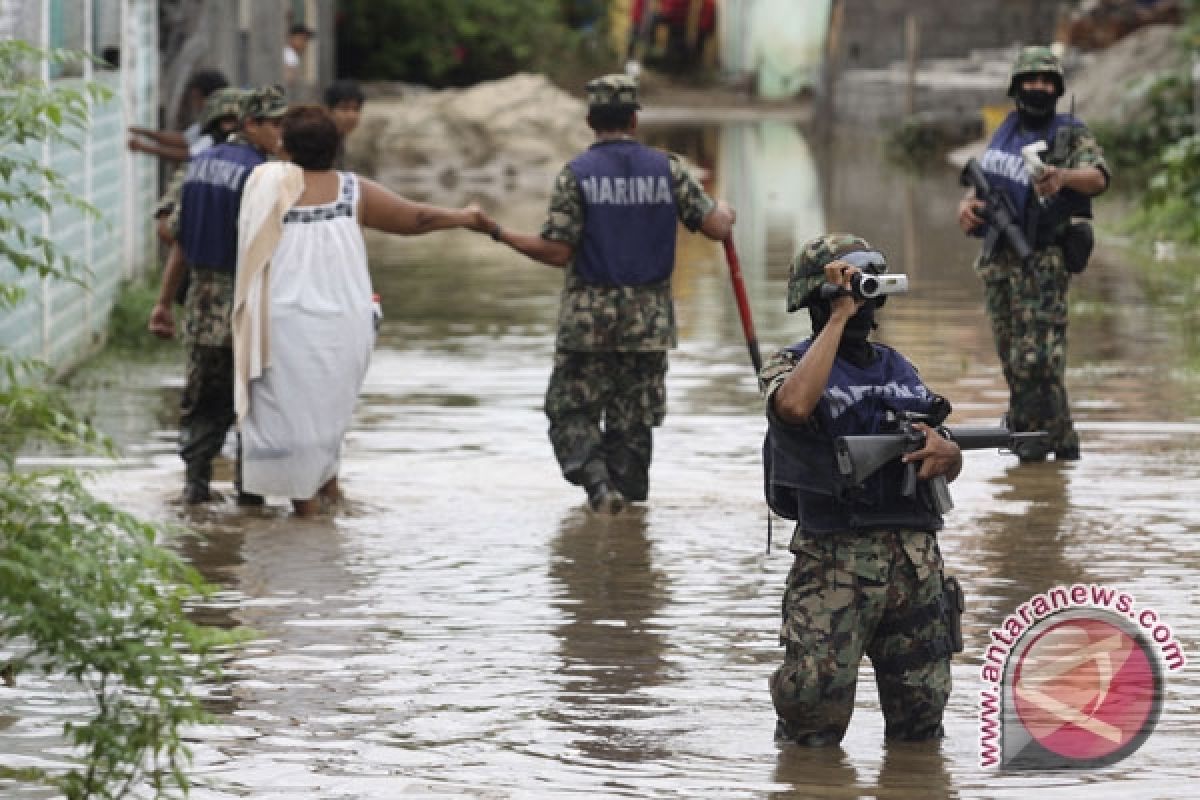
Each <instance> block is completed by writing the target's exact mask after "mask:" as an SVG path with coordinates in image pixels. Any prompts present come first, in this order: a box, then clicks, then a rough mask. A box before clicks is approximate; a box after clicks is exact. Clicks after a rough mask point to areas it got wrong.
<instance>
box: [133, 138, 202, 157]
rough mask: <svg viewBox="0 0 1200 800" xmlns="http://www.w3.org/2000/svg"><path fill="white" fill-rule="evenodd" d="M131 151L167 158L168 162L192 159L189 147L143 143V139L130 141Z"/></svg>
mask: <svg viewBox="0 0 1200 800" xmlns="http://www.w3.org/2000/svg"><path fill="white" fill-rule="evenodd" d="M129 149H130V150H132V151H134V152H135V153H145V154H147V155H151V156H158V157H159V158H165V159H167V160H168V161H187V160H188V159H189V158H191V157H192V154H191V152H190V151H189V150H188V148H187V145H186V144H185V145H166V144H153V143H150V142H143V141H142V140H141V139H136V138H134V139H130V140H129Z"/></svg>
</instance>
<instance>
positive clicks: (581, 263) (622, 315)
mask: <svg viewBox="0 0 1200 800" xmlns="http://www.w3.org/2000/svg"><path fill="white" fill-rule="evenodd" d="M587 100H588V124H589V125H590V126H591V128H592V130H594V131H595V133H596V141H595V142H594V143H593V144H592V146H591V147H590V148H589V149H588V150H587V151H585V152H584V153H582V154H580V155H579V156H578V157H576V158H575V159H574V160H572V161H571V162H570V163H569V164H567V165H566V166H565V167H564V168H563V169H562V171H561V172H559V174H558V177H557V178H556V179H555V183H554V193H553V196H552V198H551V200H550V206H549V212H548V215H547V218H546V221H545V223H544V224H543V226H542V230H541V233H540V234H523V233H517V232H514V231H505V230H502V229H501V228H499V227H498V226H497V227H495V228H494V229H493V231H492V236H493V238H495V239H496V240H497V241H502V242H504V243H505V244H508V245H509V246H511V247H513V248H515V249H516V250H518V251H519V252H521V253H524V254H525V255H527V256H529V257H531V258H534V259H537V260H539V261H542V262H543V263H546V264H550V265H552V266H557V267H565V269H566V283H565V286H564V288H563V294H562V304H561V306H560V310H559V317H558V338H557V341H556V343H555V356H554V371H553V374H552V375H551V377H550V385H549V387H548V389H547V390H546V416H547V417H548V418H549V420H550V441H551V443H552V445H553V447H554V453H555V455H556V456H557V458H558V463H559V465H560V466H561V468H562V473H563V477H565V478H566V479H567V481H569V482H570V483H573V484H576V485H580V486H583V488H584V489H585V491H586V492H587V496H588V502H589V505H590V506H591V507H592V508H593V509H595V510H600V511H605V512H608V513H616V512H617V511H620V510H621V508H622V507H624V505H625V503H626V501H642V500H645V499H646V495H647V492H648V490H649V480H648V471H649V468H650V457H651V445H652V428H653V427H654V426H657V425H660V424H662V421H663V417H664V415H665V413H666V387H665V382H664V379H665V376H666V371H667V351H668V350H669V349H670V348H672V347H674V346H675V344H676V334H675V312H674V306H673V304H672V297H671V271H672V269H673V268H674V261H675V236H676V228H677V220H680V221H682V222H683V224H684V225H685V226H686V227H687V228H688V230H691V231H699V232H701V233H703V234H704V235H705V236H708V237H709V238H711V239H717V240H720V239H723V238H725V237H726V236H728V235H729V232H730V229H731V226H732V225H733V220H734V213H733V210H732V209H731V208H730V207H729V206H728V205H727V204H725V203H724V202H714V201H713V200H712V199H711V198H710V197H709V196H708V195H706V194H705V192H704V190H703V189H702V188H701V187H700V185H699V184H698V183H697V182H696V180H695V179H694V178H692V177H691V176H690V175H689V174H688V173H687V171H686V170H685V169H684V167H683V165H682V164H681V163H680V162H679V160H678V159H677V158H676V157H675V156H673V155H669V154H666V153H662V152H659V151H657V150H653V149H651V148H649V147H646V146H645V145H642V144H639V143H638V142H637V141H635V140H634V138H633V132H634V130H635V128H636V126H637V110H638V109H640V108H641V106H640V105H639V104H638V98H637V84H636V83H635V82H634V81H633V80H631V79H630V78H628V77H626V76H624V75H608V76H605V77H602V78H597V79H596V80H593V81H591V82H589V83H588V84H587Z"/></svg>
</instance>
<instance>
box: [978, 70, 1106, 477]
mask: <svg viewBox="0 0 1200 800" xmlns="http://www.w3.org/2000/svg"><path fill="white" fill-rule="evenodd" d="M1063 90H1064V85H1063V69H1062V63H1061V62H1060V61H1059V60H1058V57H1057V56H1056V55H1054V52H1053V51H1052V50H1051V49H1050V48H1049V47H1026V48H1024V49H1023V50H1022V51H1021V52H1020V54H1019V55H1018V56H1017V60H1016V62H1015V63H1014V64H1013V68H1012V73H1011V75H1010V78H1009V86H1008V95H1009V97H1012V98H1013V101H1014V103H1015V105H1016V108H1015V109H1014V110H1013V111H1011V112H1009V115H1008V116H1007V117H1006V118H1005V119H1004V122H1002V123H1001V124H1000V127H999V128H997V129H996V132H995V134H993V135H992V138H991V140H990V141H989V142H988V146H987V150H986V151H985V152H984V154H983V156H982V158H980V160H979V163H980V167H981V168H982V170H983V172H984V174H985V175H986V176H987V179H988V183H989V184H990V185H991V186H992V187H998V188H999V189H1000V191H1002V192H1004V194H1005V195H1007V196H1008V199H1009V201H1010V203H1011V205H1012V207H1013V209H1014V210H1015V211H1016V213H1017V218H1016V219H1015V220H1014V222H1016V223H1017V225H1019V226H1020V228H1021V230H1022V231H1023V232H1024V235H1025V239H1026V241H1027V242H1028V244H1029V246H1030V247H1032V248H1033V255H1032V257H1031V258H1030V259H1029V263H1027V264H1025V263H1022V261H1021V259H1020V258H1019V257H1018V256H1017V253H1016V251H1015V250H1014V249H1013V247H1012V245H1011V244H1009V242H1008V241H1007V240H1006V239H1005V238H1004V237H1001V238H1000V240H999V241H998V243H997V246H996V247H995V248H994V249H993V250H992V251H991V252H981V253H980V255H979V257H978V258H977V259H976V261H975V270H976V271H977V272H978V273H979V276H980V278H982V279H983V286H984V303H985V306H986V308H987V314H988V318H989V319H990V320H991V324H992V338H993V339H994V340H995V344H996V353H997V355H998V356H999V357H1000V363H1001V366H1002V367H1003V370H1004V379H1005V381H1006V382H1007V384H1008V390H1009V400H1008V417H1007V426H1008V427H1010V428H1011V429H1012V430H1014V431H1036V430H1045V431H1046V432H1048V433H1049V434H1050V437H1049V440H1048V441H1047V442H1040V441H1039V442H1025V443H1022V444H1021V445H1020V446H1019V447H1017V448H1015V452H1016V454H1017V456H1018V457H1019V458H1020V459H1021V461H1022V462H1023V463H1027V462H1036V461H1044V460H1045V459H1046V457H1047V456H1048V455H1050V453H1053V454H1054V460H1055V461H1076V460H1078V459H1079V455H1080V453H1079V434H1078V433H1077V432H1076V431H1075V424H1074V422H1073V421H1072V419H1071V406H1070V404H1069V402H1068V400H1067V387H1066V371H1067V288H1068V287H1069V286H1070V282H1071V276H1072V275H1073V274H1077V273H1079V272H1082V271H1083V269H1084V268H1085V267H1086V266H1087V262H1088V258H1089V257H1090V255H1091V251H1092V229H1091V226H1090V224H1089V223H1088V221H1087V220H1089V219H1090V218H1091V216H1092V197H1094V196H1096V195H1098V194H1100V193H1101V192H1103V191H1104V190H1105V189H1107V188H1108V182H1109V177H1110V173H1109V167H1108V164H1107V162H1105V160H1104V152H1103V150H1102V149H1101V148H1100V145H1099V144H1097V142H1096V139H1095V137H1093V136H1092V134H1091V133H1090V132H1089V131H1088V129H1087V127H1086V126H1085V125H1084V124H1083V123H1082V122H1080V121H1079V120H1078V119H1076V118H1075V117H1074V116H1072V115H1070V114H1059V113H1057V110H1056V107H1057V104H1058V99H1059V98H1060V97H1062V95H1063ZM1037 142H1042V143H1043V144H1044V145H1046V150H1045V152H1044V153H1043V154H1042V157H1041V160H1042V161H1043V162H1044V163H1045V167H1044V168H1043V169H1042V170H1041V171H1040V172H1039V173H1038V174H1037V175H1034V174H1032V173H1031V171H1030V169H1029V165H1028V164H1027V163H1026V162H1025V159H1024V158H1023V157H1022V149H1023V148H1024V147H1026V146H1027V145H1032V144H1035V143H1037ZM985 205H986V204H985V203H984V201H983V200H981V199H979V198H977V197H976V196H975V191H974V189H970V190H968V191H967V193H966V195H964V196H963V198H962V200H961V201H960V202H959V204H958V224H959V227H960V228H961V229H962V231H963V233H965V234H967V235H968V236H985V235H986V234H987V233H988V224H987V222H986V221H985V219H984V217H985V210H984V209H985Z"/></svg>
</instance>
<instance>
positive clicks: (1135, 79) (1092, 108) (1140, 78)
mask: <svg viewBox="0 0 1200 800" xmlns="http://www.w3.org/2000/svg"><path fill="white" fill-rule="evenodd" d="M1179 30H1180V29H1179V26H1177V25H1150V26H1147V27H1145V28H1141V29H1139V30H1136V31H1134V32H1133V33H1131V34H1129V35H1128V36H1126V37H1125V38H1123V39H1121V40H1120V41H1119V42H1117V43H1116V44H1114V45H1113V46H1112V47H1109V48H1108V49H1107V50H1103V51H1100V52H1098V53H1095V54H1094V55H1093V56H1092V57H1091V58H1090V59H1089V60H1088V62H1087V63H1086V65H1085V66H1084V67H1083V68H1082V69H1081V70H1080V71H1079V72H1077V73H1076V74H1075V75H1073V76H1071V77H1069V79H1068V81H1067V97H1066V98H1064V100H1065V101H1066V103H1065V104H1064V103H1063V102H1062V101H1060V104H1059V111H1066V110H1068V109H1069V107H1070V95H1072V94H1074V95H1075V113H1076V114H1078V115H1079V117H1080V118H1081V119H1082V120H1084V122H1086V123H1087V124H1088V125H1090V126H1094V125H1099V124H1102V123H1116V122H1121V121H1123V120H1127V119H1129V118H1130V117H1131V116H1134V115H1135V114H1136V113H1137V111H1138V110H1139V108H1140V106H1141V103H1142V98H1141V96H1140V92H1139V91H1138V87H1139V86H1142V85H1145V83H1146V82H1147V81H1148V80H1149V79H1150V78H1152V77H1154V76H1155V75H1156V74H1158V73H1161V72H1163V71H1167V70H1175V69H1181V68H1184V67H1185V66H1186V63H1185V60H1184V55H1183V53H1182V50H1181V48H1179V47H1178V45H1177V43H1176V42H1175V37H1176V36H1178V35H1179Z"/></svg>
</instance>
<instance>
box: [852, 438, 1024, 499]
mask: <svg viewBox="0 0 1200 800" xmlns="http://www.w3.org/2000/svg"><path fill="white" fill-rule="evenodd" d="M945 433H946V438H948V439H950V441H952V442H954V443H955V444H957V445H958V447H959V449H960V450H986V449H989V448H997V449H1003V450H1012V449H1013V448H1014V447H1016V446H1017V444H1019V443H1020V442H1027V441H1036V440H1039V439H1045V438H1046V437H1047V436H1048V434H1047V433H1046V432H1045V431H1032V432H1021V433H1016V432H1013V431H1010V430H1009V429H1008V428H1002V427H955V428H946V429H945ZM923 442H924V436H923V435H922V434H921V433H920V432H918V431H915V430H904V431H897V432H896V433H877V434H868V435H865V436H839V437H837V438H836V439H834V442H833V448H834V455H835V459H836V461H837V467H838V472H839V473H841V476H842V478H843V480H845V482H846V483H847V484H849V485H851V486H858V485H859V484H861V483H862V482H863V481H865V480H866V479H867V478H869V477H871V476H872V475H874V474H875V473H876V472H878V471H879V470H880V469H881V468H882V467H883V466H884V465H885V464H888V463H889V462H891V461H894V460H895V459H897V458H899V457H900V456H902V455H904V454H905V453H907V452H911V451H913V450H918V449H920V447H921V444H922V443H923Z"/></svg>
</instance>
